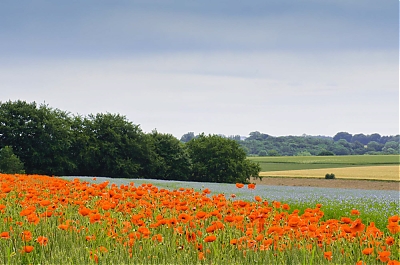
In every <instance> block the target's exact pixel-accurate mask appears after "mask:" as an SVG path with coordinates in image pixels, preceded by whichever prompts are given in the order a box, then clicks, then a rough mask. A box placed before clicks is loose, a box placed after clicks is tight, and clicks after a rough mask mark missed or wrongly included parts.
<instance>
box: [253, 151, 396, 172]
mask: <svg viewBox="0 0 400 265" xmlns="http://www.w3.org/2000/svg"><path fill="white" fill-rule="evenodd" d="M248 159H250V160H251V161H254V162H258V163H259V164H260V166H261V171H262V172H266V171H285V170H301V169H318V168H340V167H359V166H383V165H399V164H400V156H399V155H350V156H278V157H249V158H248Z"/></svg>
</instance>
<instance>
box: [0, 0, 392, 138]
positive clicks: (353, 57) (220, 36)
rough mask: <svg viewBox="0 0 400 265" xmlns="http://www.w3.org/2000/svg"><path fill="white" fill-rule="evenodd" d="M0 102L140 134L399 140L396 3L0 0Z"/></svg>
mask: <svg viewBox="0 0 400 265" xmlns="http://www.w3.org/2000/svg"><path fill="white" fill-rule="evenodd" d="M0 25H1V27H0V101H1V102H5V101H8V100H11V101H16V100H24V101H27V102H33V101H35V102H36V103H38V104H47V105H49V106H50V107H52V108H57V109H60V110H64V111H68V112H70V113H71V115H78V114H79V115H88V114H91V113H92V114H96V113H107V112H108V113H113V114H121V115H124V116H126V118H127V120H129V121H131V122H132V123H134V124H137V125H140V128H141V129H142V130H143V131H144V132H151V131H152V130H154V129H156V130H157V131H158V132H161V133H170V134H173V135H174V136H176V137H177V138H180V137H181V136H182V135H183V134H185V133H187V132H194V133H195V134H199V133H202V132H204V133H205V134H224V135H227V136H229V135H242V136H248V134H249V133H250V132H254V131H259V132H262V133H266V134H269V135H273V136H285V135H302V134H308V135H326V136H334V135H335V134H336V133H337V132H342V131H345V132H349V133H352V134H356V133H364V134H372V133H380V134H381V135H396V134H399V3H398V2H397V1H389V0H384V1H375V0H362V1H361V0H353V1H348V0H324V1H317V0H299V1H288V0H249V1H242V0H229V1H227V0H212V1H211V0H202V1H193V0H185V1H182V0H176V1H172V0H142V1H137V0H129V1H119V0H113V1H111V0H108V1H105V0H86V1H74V0H71V1H58V0H47V1H45V0H29V1H28V0H20V1H14V0H2V1H1V2H0Z"/></svg>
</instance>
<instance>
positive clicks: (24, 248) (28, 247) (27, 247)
mask: <svg viewBox="0 0 400 265" xmlns="http://www.w3.org/2000/svg"><path fill="white" fill-rule="evenodd" d="M33 249H34V247H33V246H24V247H23V248H22V252H25V253H30V252H32V251H33Z"/></svg>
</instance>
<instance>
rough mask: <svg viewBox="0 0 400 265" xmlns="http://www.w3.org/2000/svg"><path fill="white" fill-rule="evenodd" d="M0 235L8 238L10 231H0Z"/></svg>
mask: <svg viewBox="0 0 400 265" xmlns="http://www.w3.org/2000/svg"><path fill="white" fill-rule="evenodd" d="M0 237H1V238H3V239H9V238H10V233H9V232H1V234H0Z"/></svg>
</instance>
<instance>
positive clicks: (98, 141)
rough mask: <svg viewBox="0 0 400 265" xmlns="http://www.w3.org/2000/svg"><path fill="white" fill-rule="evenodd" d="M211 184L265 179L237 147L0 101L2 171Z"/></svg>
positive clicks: (111, 117) (109, 118) (119, 119)
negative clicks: (259, 177) (176, 136)
mask: <svg viewBox="0 0 400 265" xmlns="http://www.w3.org/2000/svg"><path fill="white" fill-rule="evenodd" d="M7 171H12V173H19V172H25V173H27V174H46V175H57V176H106V177H118V178H152V179H163V180H189V181H203V182H228V183H235V182H243V183H246V182H249V180H250V178H251V177H257V176H258V173H259V172H260V167H259V165H258V164H255V163H254V162H251V161H249V160H247V159H246V152H245V151H244V150H243V149H242V148H241V147H240V145H239V143H238V142H237V141H235V140H232V139H228V138H225V137H221V136H218V135H205V134H201V135H198V136H197V137H196V138H194V139H192V140H191V141H188V142H187V143H182V142H181V141H179V140H178V139H177V138H175V137H174V136H173V135H171V134H164V133H160V132H158V131H156V130H153V131H152V132H151V133H144V132H143V131H142V130H141V129H140V126H139V125H135V124H133V123H132V122H130V121H128V120H127V119H126V117H125V116H122V115H120V114H111V113H98V114H90V115H87V116H81V115H71V114H70V113H68V112H66V111H62V110H59V109H54V108H51V107H49V106H48V105H45V104H41V105H38V104H36V103H35V102H31V103H28V102H26V101H21V100H18V101H7V102H0V172H3V173H8V172H7Z"/></svg>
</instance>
